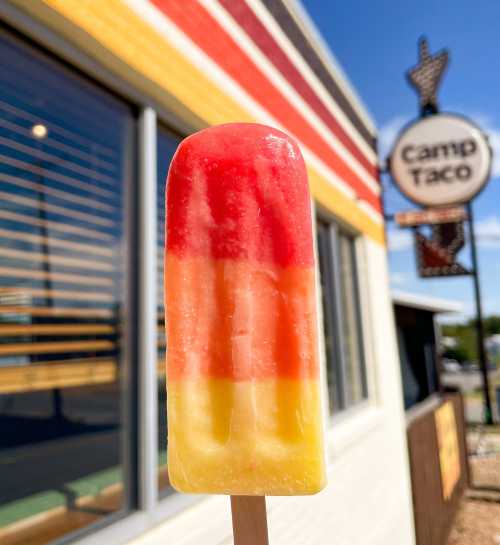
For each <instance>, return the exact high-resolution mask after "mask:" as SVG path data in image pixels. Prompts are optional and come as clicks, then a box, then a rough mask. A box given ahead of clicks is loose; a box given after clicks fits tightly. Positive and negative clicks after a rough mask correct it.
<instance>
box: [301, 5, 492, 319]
mask: <svg viewBox="0 0 500 545" xmlns="http://www.w3.org/2000/svg"><path fill="white" fill-rule="evenodd" d="M303 3H304V6H305V8H306V9H307V11H308V12H309V14H310V16H311V18H312V19H313V20H314V22H315V23H316V25H317V27H318V28H319V30H320V31H321V33H322V34H323V37H324V38H325V40H326V41H327V43H328V44H329V46H330V48H331V50H332V51H333V53H334V55H335V56H336V58H337V60H338V61H339V63H340V65H341V66H342V67H343V69H344V71H345V72H346V74H347V76H348V77H349V79H350V80H351V82H352V83H353V85H354V87H355V88H356V90H357V92H358V94H359V95H360V97H361V99H362V100H363V102H364V103H365V105H366V107H367V109H368V110H369V111H370V113H371V114H372V116H373V117H374V119H375V121H376V124H377V126H378V128H379V130H380V134H379V140H380V150H381V154H382V155H383V156H385V155H386V153H387V151H388V149H389V148H390V145H391V143H392V141H393V139H394V137H395V135H396V134H397V132H398V130H399V128H400V127H401V126H402V125H403V124H404V123H406V122H407V121H409V120H411V119H413V118H415V117H417V114H418V103H417V95H416V94H415V92H414V91H413V89H411V88H410V87H409V86H408V84H407V83H406V81H405V78H404V72H405V71H406V70H407V69H408V68H409V67H411V66H413V65H414V64H415V63H416V62H417V39H418V38H419V36H421V35H425V36H426V37H427V38H428V40H429V45H430V51H431V53H434V52H435V51H437V50H439V49H442V48H447V49H449V52H450V63H449V66H448V70H447V72H446V74H445V76H444V80H443V82H442V85H441V89H440V92H439V102H440V106H441V110H442V111H454V112H458V113H462V114H465V115H467V116H469V117H470V118H472V119H473V120H475V121H476V122H477V123H478V124H479V125H480V126H481V127H482V128H483V129H484V130H485V132H487V133H488V135H489V138H490V142H491V144H492V147H493V149H494V152H496V153H497V160H496V161H495V163H494V167H493V176H492V179H491V181H490V183H489V184H488V186H487V187H486V189H485V190H484V191H483V192H482V193H481V194H480V195H479V197H478V198H477V199H475V200H474V213H475V220H476V231H477V234H478V251H479V263H480V273H481V282H482V294H483V307H484V309H485V313H486V314H492V313H496V314H500V289H499V287H498V278H500V32H498V21H500V2H499V1H497V0H476V1H474V2H470V1H468V0H439V1H437V0H434V1H430V0H418V1H417V0H415V1H409V0H350V1H349V2H333V1H326V0H303ZM383 182H384V187H385V188H386V196H385V201H386V207H387V208H386V210H387V212H389V213H391V212H394V211H397V210H402V209H411V208H415V205H412V204H411V203H409V202H408V201H406V200H405V199H404V198H403V197H402V196H401V195H400V194H399V192H398V191H397V190H396V189H395V188H394V186H393V185H392V184H391V183H390V180H389V178H388V177H387V176H384V179H383ZM389 249H390V252H389V263H390V270H391V285H392V287H393V288H394V289H398V290H402V291H410V292H413V293H421V294H425V295H429V296H436V297H440V298H446V299H451V300H455V301H460V302H462V304H463V309H464V316H467V317H469V316H471V315H472V314H473V312H474V303H473V292H472V279H471V278H468V277H460V278H439V279H419V278H418V277H417V274H416V267H415V259H414V254H413V242H412V239H411V234H410V231H409V230H402V229H398V228H397V227H396V226H394V224H390V225H389ZM468 260H469V248H468V247H466V248H465V249H464V250H463V251H462V253H461V254H460V259H459V261H461V262H462V263H463V264H467V263H468Z"/></svg>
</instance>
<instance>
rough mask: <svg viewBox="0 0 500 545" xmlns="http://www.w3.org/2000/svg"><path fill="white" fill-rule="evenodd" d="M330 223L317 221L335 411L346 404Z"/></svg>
mask: <svg viewBox="0 0 500 545" xmlns="http://www.w3.org/2000/svg"><path fill="white" fill-rule="evenodd" d="M330 230H331V227H330V224H329V223H326V222H324V221H318V222H317V243H318V262H319V271H320V282H321V295H322V305H323V327H324V336H325V350H326V376H327V382H328V398H329V406H330V411H331V412H336V411H338V410H340V409H341V408H342V392H341V389H340V387H341V380H340V377H341V366H340V358H339V346H338V335H336V330H335V327H336V321H337V320H336V313H335V301H334V289H333V280H334V277H333V255H332V243H331V236H330Z"/></svg>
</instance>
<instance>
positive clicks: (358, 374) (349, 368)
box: [317, 219, 367, 413]
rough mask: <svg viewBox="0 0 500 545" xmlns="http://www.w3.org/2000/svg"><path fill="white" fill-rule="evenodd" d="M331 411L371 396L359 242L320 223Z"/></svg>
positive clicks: (333, 411)
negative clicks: (365, 348) (357, 245)
mask: <svg viewBox="0 0 500 545" xmlns="http://www.w3.org/2000/svg"><path fill="white" fill-rule="evenodd" d="M317 241H318V259H319V269H320V278H321V292H322V303H323V325H324V334H325V347H326V360H327V381H328V393H329V403H330V411H331V412H332V413H335V412H338V411H341V410H343V409H346V408H348V407H351V406H353V405H355V404H357V403H359V402H360V401H361V400H363V399H365V398H366V397H367V385H366V371H365V362H364V357H363V340H362V328H361V313H360V301H359V290H358V284H357V281H358V275H357V270H356V252H355V239H354V238H353V237H352V236H350V235H348V234H347V233H344V232H343V231H341V230H340V229H339V228H338V226H337V225H336V224H334V223H330V222H326V221H324V220H322V219H319V220H318V222H317Z"/></svg>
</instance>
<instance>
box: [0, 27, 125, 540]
mask: <svg viewBox="0 0 500 545" xmlns="http://www.w3.org/2000/svg"><path fill="white" fill-rule="evenodd" d="M131 134H132V118H131V113H130V110H129V108H128V107H127V106H126V105H124V104H123V103H122V102H120V101H118V100H117V99H115V98H113V97H111V96H110V95H108V94H106V93H104V92H103V91H101V89H100V88H98V87H96V86H94V85H92V84H90V83H89V82H87V81H86V80H84V79H83V78H80V77H78V76H76V75H74V74H73V73H72V72H70V71H69V70H67V69H66V68H65V67H64V66H62V65H60V64H59V63H57V62H55V61H53V60H51V59H50V58H48V57H47V56H45V55H43V54H41V53H40V52H39V51H35V50H34V49H31V48H30V47H28V46H26V45H24V44H22V43H20V42H18V41H17V40H16V39H14V38H11V37H10V36H8V35H7V34H4V33H0V429H1V430H2V433H1V434H0V472H1V476H0V482H1V486H0V527H2V532H4V533H5V532H7V533H8V532H9V528H10V529H12V534H9V539H10V538H11V539H12V541H9V543H13V544H14V543H19V544H21V543H30V544H33V545H35V544H43V543H47V542H49V541H52V540H54V539H56V538H58V537H61V536H62V535H63V534H66V533H69V532H72V531H76V530H78V529H81V528H82V527H84V526H87V525H89V524H91V523H93V522H96V521H98V520H100V519H102V518H104V517H107V516H108V515H110V514H112V513H116V512H118V511H120V510H123V509H124V508H126V507H127V499H126V494H125V491H124V486H123V482H124V464H123V459H124V456H123V453H122V448H121V446H122V440H121V436H122V433H123V427H124V422H123V419H122V389H121V386H120V380H119V378H120V374H121V373H120V372H121V368H122V366H121V352H122V345H123V333H122V332H123V329H124V299H123V292H124V289H123V280H124V279H123V270H124V267H123V262H124V255H123V253H124V251H123V248H124V246H125V240H124V235H123V233H124V229H123V223H124V218H123V200H124V186H125V183H126V181H127V179H128V177H129V173H130V172H129V164H128V160H127V157H130V149H129V145H130V138H131ZM41 513H43V517H41V516H40V514H41ZM21 522H22V524H20V523H21ZM14 529H15V530H14Z"/></svg>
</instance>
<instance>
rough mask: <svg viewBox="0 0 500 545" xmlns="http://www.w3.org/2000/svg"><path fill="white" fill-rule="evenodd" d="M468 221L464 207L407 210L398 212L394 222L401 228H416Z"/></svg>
mask: <svg viewBox="0 0 500 545" xmlns="http://www.w3.org/2000/svg"><path fill="white" fill-rule="evenodd" d="M466 219H467V211H466V210H465V208H464V207H463V206H454V207H452V208H427V209H424V210H406V211H404V212H396V214H394V220H395V221H396V223H397V224H398V225H399V227H416V226H417V225H435V224H438V223H450V222H457V221H464V220H466Z"/></svg>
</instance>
